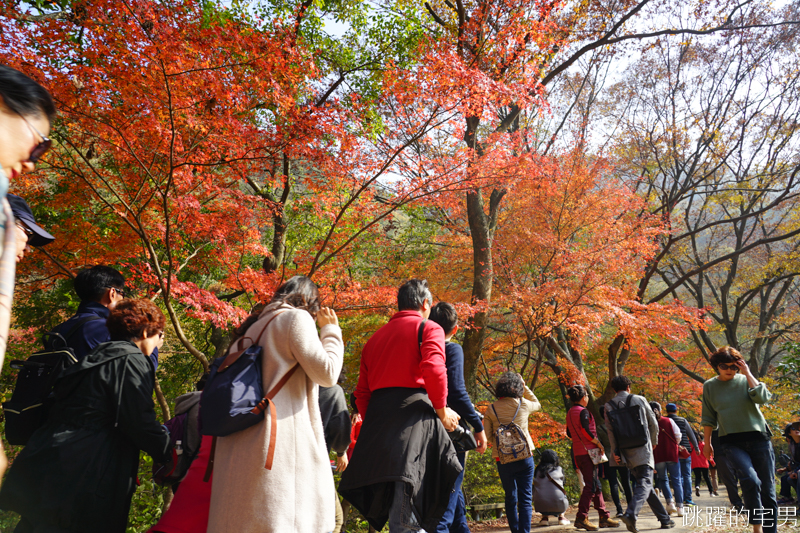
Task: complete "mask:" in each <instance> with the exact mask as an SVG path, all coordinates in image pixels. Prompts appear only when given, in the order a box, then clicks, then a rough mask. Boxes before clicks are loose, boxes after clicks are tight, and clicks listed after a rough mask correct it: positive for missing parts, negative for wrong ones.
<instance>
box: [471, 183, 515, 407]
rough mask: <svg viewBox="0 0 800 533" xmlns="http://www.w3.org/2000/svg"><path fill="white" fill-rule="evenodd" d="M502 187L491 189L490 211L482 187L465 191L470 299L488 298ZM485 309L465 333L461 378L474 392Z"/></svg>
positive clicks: (489, 297) (484, 324)
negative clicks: (493, 244)
mask: <svg viewBox="0 0 800 533" xmlns="http://www.w3.org/2000/svg"><path fill="white" fill-rule="evenodd" d="M505 194H506V190H505V189H494V190H493V191H492V193H491V195H490V197H489V213H488V214H487V213H486V211H485V209H484V202H483V193H482V191H481V189H472V190H470V191H468V192H467V219H468V222H469V229H470V235H471V236H472V256H473V260H472V265H473V274H472V303H473V304H474V303H477V302H480V301H483V302H485V303H487V304H488V303H489V302H491V299H492V283H493V281H494V274H493V272H492V269H493V263H492V241H493V239H494V232H495V229H497V215H498V211H499V207H500V201H501V200H502V199H503V196H505ZM488 319H489V316H488V313H486V312H484V311H481V312H478V313H475V314H474V315H473V316H472V317H471V320H470V327H469V329H467V332H466V334H465V335H464V346H463V348H464V380H465V383H466V384H467V388H468V389H470V392H473V393H474V392H475V387H476V383H477V380H476V373H477V371H478V361H479V360H480V356H481V351H482V350H483V343H484V342H485V341H486V335H487V333H488V332H487V329H486V324H487V322H488Z"/></svg>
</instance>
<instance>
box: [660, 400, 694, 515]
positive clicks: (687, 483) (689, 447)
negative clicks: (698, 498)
mask: <svg viewBox="0 0 800 533" xmlns="http://www.w3.org/2000/svg"><path fill="white" fill-rule="evenodd" d="M666 410H667V417H668V418H670V419H671V420H672V421H673V422H675V425H676V426H678V429H680V430H681V442H680V447H681V448H683V449H684V450H686V452H685V453H683V454H681V455H685V457H679V458H678V461H679V463H680V465H681V482H682V483H683V504H684V505H685V506H689V507H691V506H693V505H694V501H693V500H692V456H691V453H692V451H695V452H699V451H700V446H699V445H698V444H697V438H696V437H695V436H694V431H693V430H692V428H691V426H690V425H689V422H688V421H687V420H686V419H685V418H683V417H682V416H678V406H677V405H675V404H674V403H668V404H667V408H666Z"/></svg>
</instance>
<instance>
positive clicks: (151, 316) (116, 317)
mask: <svg viewBox="0 0 800 533" xmlns="http://www.w3.org/2000/svg"><path fill="white" fill-rule="evenodd" d="M165 324H166V320H165V319H164V313H162V312H161V309H159V308H158V306H157V305H156V304H154V303H153V302H151V301H150V300H148V299H147V298H142V299H133V298H128V299H125V300H122V301H121V302H120V303H118V304H117V306H116V307H115V308H114V309H113V310H112V311H111V314H109V315H108V320H106V327H107V328H108V332H109V334H110V335H111V340H112V341H133V340H136V339H140V338H142V337H143V336H145V337H150V336H151V335H153V334H155V333H158V332H159V331H164V325H165Z"/></svg>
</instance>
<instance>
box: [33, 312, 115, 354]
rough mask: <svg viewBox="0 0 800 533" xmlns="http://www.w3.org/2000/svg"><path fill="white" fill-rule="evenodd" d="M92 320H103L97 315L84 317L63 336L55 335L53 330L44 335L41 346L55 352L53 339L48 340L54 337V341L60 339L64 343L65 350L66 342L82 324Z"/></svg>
mask: <svg viewBox="0 0 800 533" xmlns="http://www.w3.org/2000/svg"><path fill="white" fill-rule="evenodd" d="M94 320H104V319H103V317H101V316H97V315H91V316H85V317H83V318H81V319H80V320H78V321H77V322H76V323H75V324H74V325H73V326H72V327H71V328H70V329H69V331H67V333H66V334H64V335H62V334H61V333H56V332H55V331H54V330H50V331H48V332H47V333H45V334H44V336H43V337H42V344H44V347H45V349H46V350H56V349H57V348H56V347H55V346H54V345H53V340H55V339H53V340H50V339H51V337H55V338H56V339H60V340H61V342H63V343H64V348H66V347H67V346H68V345H67V341H68V340H69V339H71V338H72V336H73V335H75V334H76V333H77V332H78V330H79V329H81V327H82V326H83V325H84V324H86V323H88V322H92V321H94Z"/></svg>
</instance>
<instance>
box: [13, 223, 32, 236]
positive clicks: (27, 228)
mask: <svg viewBox="0 0 800 533" xmlns="http://www.w3.org/2000/svg"><path fill="white" fill-rule="evenodd" d="M17 227H18V228H19V229H21V230H22V231H24V232H25V235H27V236H28V237H30V236H31V235H33V231H31V229H30V228H29V227H28V226H26V225H25V224H21V223H19V222H17Z"/></svg>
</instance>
